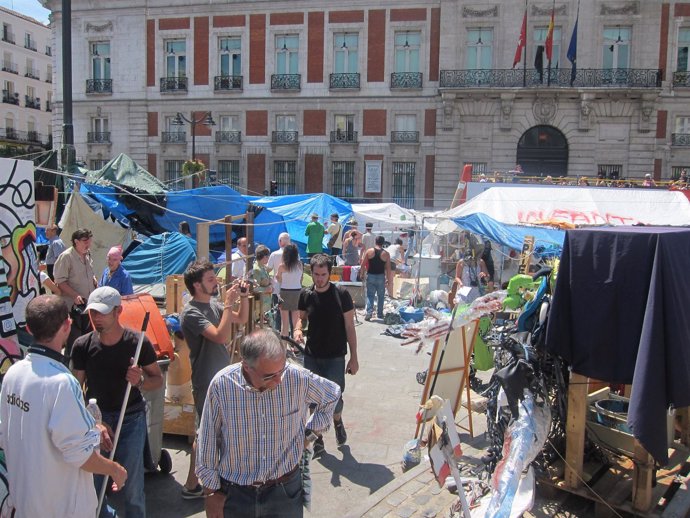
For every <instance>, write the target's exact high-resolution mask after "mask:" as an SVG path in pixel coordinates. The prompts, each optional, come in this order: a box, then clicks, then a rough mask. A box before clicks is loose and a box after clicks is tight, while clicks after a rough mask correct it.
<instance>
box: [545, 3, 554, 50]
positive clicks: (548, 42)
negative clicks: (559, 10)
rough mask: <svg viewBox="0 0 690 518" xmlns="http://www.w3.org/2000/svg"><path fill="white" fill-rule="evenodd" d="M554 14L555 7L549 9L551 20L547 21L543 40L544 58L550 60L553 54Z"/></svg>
mask: <svg viewBox="0 0 690 518" xmlns="http://www.w3.org/2000/svg"><path fill="white" fill-rule="evenodd" d="M555 14H556V9H555V8H552V9H551V21H550V22H549V30H548V32H547V33H546V41H545V42H544V47H545V50H546V59H548V60H549V62H551V58H552V56H553V25H554V24H553V18H554V15H555Z"/></svg>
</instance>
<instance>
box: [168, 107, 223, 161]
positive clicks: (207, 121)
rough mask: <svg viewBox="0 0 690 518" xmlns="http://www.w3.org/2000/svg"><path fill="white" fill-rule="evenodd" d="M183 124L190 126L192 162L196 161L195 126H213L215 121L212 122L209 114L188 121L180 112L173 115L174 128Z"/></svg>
mask: <svg viewBox="0 0 690 518" xmlns="http://www.w3.org/2000/svg"><path fill="white" fill-rule="evenodd" d="M185 122H186V123H187V124H189V125H190V126H191V131H192V161H194V160H196V125H197V124H203V125H204V126H215V125H216V121H214V120H213V117H212V116H211V112H206V113H204V114H203V115H201V116H200V117H199V118H198V119H195V118H191V119H188V118H187V117H185V116H184V115H182V114H181V113H180V112H177V115H175V118H174V119H173V120H172V124H173V125H174V126H184V123H185Z"/></svg>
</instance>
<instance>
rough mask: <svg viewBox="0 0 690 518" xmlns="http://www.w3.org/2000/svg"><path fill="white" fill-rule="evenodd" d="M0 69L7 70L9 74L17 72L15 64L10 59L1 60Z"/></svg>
mask: <svg viewBox="0 0 690 518" xmlns="http://www.w3.org/2000/svg"><path fill="white" fill-rule="evenodd" d="M2 71H3V72H9V73H11V74H19V72H17V64H16V63H12V62H11V61H3V62H2Z"/></svg>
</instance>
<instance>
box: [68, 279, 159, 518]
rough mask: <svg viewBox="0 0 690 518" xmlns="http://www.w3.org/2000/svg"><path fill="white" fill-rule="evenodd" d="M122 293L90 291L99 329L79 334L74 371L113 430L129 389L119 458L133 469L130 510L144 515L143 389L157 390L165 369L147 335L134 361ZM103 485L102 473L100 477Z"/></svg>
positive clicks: (134, 337) (104, 513)
mask: <svg viewBox="0 0 690 518" xmlns="http://www.w3.org/2000/svg"><path fill="white" fill-rule="evenodd" d="M121 304H122V299H121V297H120V294H119V293H118V292H117V290H116V289H115V288H111V287H110V286H103V287H101V288H97V289H96V290H94V291H93V292H92V293H91V295H89V300H88V304H87V306H86V310H87V311H88V314H89V317H90V318H91V322H92V323H93V327H94V331H92V332H90V333H88V334H86V335H84V336H82V337H80V338H78V339H77V340H76V341H75V342H74V346H73V348H72V372H73V373H74V375H75V376H76V378H77V380H79V383H80V384H82V385H84V384H85V385H86V398H87V399H90V398H96V399H97V400H98V406H99V407H100V409H101V413H102V414H103V424H105V425H106V426H108V427H110V429H111V430H114V429H115V427H116V426H117V422H118V418H119V415H120V409H121V407H122V402H123V400H124V397H125V391H126V389H127V384H128V383H129V384H130V385H132V390H131V391H130V393H129V399H128V401H127V407H126V410H125V416H124V421H123V423H122V429H121V431H120V437H119V443H118V447H117V450H116V451H115V461H117V462H118V463H120V464H122V466H124V467H125V469H126V470H127V473H128V478H127V485H125V487H124V488H123V490H122V493H123V497H124V501H125V505H124V508H125V515H126V516H127V517H128V518H140V517H141V518H145V516H146V497H145V495H144V449H145V444H146V438H147V436H146V402H145V401H144V398H143V396H142V394H141V391H143V390H147V391H150V390H155V389H157V388H159V387H160V386H161V385H162V384H163V374H162V373H161V370H160V368H159V367H158V364H157V363H156V352H155V351H154V349H153V346H152V345H151V342H149V340H148V339H147V338H144V342H143V345H142V348H141V353H140V354H139V364H138V365H133V364H132V363H133V362H132V360H133V358H134V355H135V352H136V348H137V345H138V343H139V333H138V332H136V331H132V330H130V329H127V328H125V327H122V325H121V324H120V315H121V314H122V305H121ZM94 480H95V482H96V489H97V490H99V491H100V487H101V484H102V483H103V481H102V477H95V478H94ZM112 516H115V513H114V510H113V509H112V508H111V507H110V506H108V505H107V504H104V505H103V508H102V510H101V514H100V518H104V517H112Z"/></svg>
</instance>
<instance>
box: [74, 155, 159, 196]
mask: <svg viewBox="0 0 690 518" xmlns="http://www.w3.org/2000/svg"><path fill="white" fill-rule="evenodd" d="M86 182H87V183H95V184H101V185H103V184H109V183H113V184H117V185H121V186H123V187H128V188H129V189H130V190H137V191H144V192H147V193H149V194H154V195H164V194H165V185H163V184H162V183H161V182H160V181H159V180H158V178H156V177H155V176H153V175H152V174H150V173H149V172H148V171H147V170H146V169H144V168H143V167H141V166H140V165H139V164H137V163H136V162H135V161H134V160H132V159H131V158H130V157H129V156H127V155H125V154H124V153H120V154H119V155H118V156H116V157H115V158H113V159H112V160H111V161H110V162H108V163H107V164H105V165H104V166H103V168H102V169H99V170H97V171H88V172H87V173H86Z"/></svg>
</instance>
